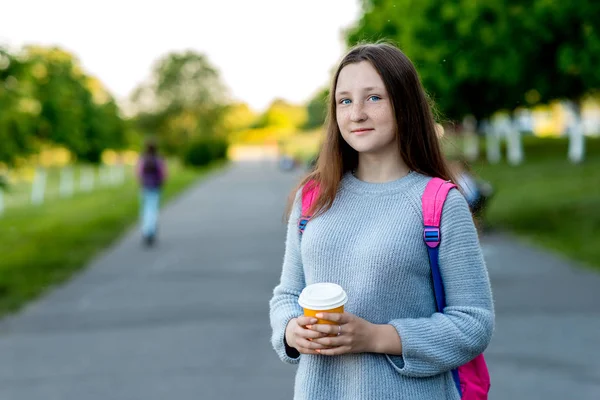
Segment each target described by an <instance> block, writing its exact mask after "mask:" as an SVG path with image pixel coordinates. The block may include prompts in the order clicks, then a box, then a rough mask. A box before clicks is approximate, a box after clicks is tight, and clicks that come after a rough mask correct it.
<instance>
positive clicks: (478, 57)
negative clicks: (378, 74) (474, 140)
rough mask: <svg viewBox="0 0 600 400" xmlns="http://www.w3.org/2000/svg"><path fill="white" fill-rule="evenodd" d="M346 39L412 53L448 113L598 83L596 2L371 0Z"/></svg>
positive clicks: (456, 115) (484, 111)
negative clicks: (384, 42) (385, 44)
mask: <svg viewBox="0 0 600 400" xmlns="http://www.w3.org/2000/svg"><path fill="white" fill-rule="evenodd" d="M363 10H364V12H363V16H362V17H361V19H360V20H359V21H358V23H357V24H356V26H354V27H353V28H351V29H350V30H349V31H348V32H347V42H348V44H349V45H353V44H355V43H359V42H362V41H376V40H379V39H387V40H390V41H392V42H394V43H396V44H397V45H398V46H399V47H400V48H401V49H402V50H403V51H404V52H405V53H406V54H407V55H408V56H409V58H411V60H413V62H414V63H415V65H416V66H417V69H418V71H419V73H420V76H421V79H422V81H423V83H424V86H425V88H426V89H427V91H428V92H430V94H431V96H432V97H433V99H434V100H435V102H436V103H437V104H438V105H439V107H440V108H441V110H442V111H443V113H444V114H445V115H446V116H447V117H448V118H450V119H460V118H461V117H462V116H464V115H466V114H473V115H475V116H476V117H477V118H478V119H479V118H484V117H488V116H490V115H491V114H493V113H494V112H496V111H497V110H499V109H506V110H513V109H515V108H516V107H518V106H521V105H528V104H527V102H526V101H525V100H526V94H527V93H532V92H535V93H537V96H529V97H528V98H534V99H535V101H542V102H547V101H549V100H552V99H557V98H569V99H572V100H578V99H580V98H581V96H582V95H583V94H584V93H586V92H587V91H589V90H591V89H594V88H598V87H600V72H598V68H597V65H598V63H599V62H600V3H598V4H597V2H588V1H585V0H577V1H573V2H556V1H548V0H511V1H510V2H509V3H506V2H504V1H500V0H485V1H469V0H454V1H443V0H376V1H364V2H363Z"/></svg>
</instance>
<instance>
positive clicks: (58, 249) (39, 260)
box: [0, 164, 222, 315]
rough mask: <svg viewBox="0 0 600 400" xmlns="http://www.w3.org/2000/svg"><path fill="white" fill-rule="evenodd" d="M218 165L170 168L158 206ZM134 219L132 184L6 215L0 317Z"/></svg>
mask: <svg viewBox="0 0 600 400" xmlns="http://www.w3.org/2000/svg"><path fill="white" fill-rule="evenodd" d="M219 165H220V164H215V165H213V166H211V167H209V168H204V169H199V170H194V169H188V168H183V167H178V166H177V165H173V166H170V168H169V175H170V179H169V181H168V182H167V184H166V186H165V190H164V196H163V203H162V204H163V205H164V204H165V202H166V201H168V200H169V199H170V198H172V197H173V196H175V195H177V194H179V193H181V192H182V191H183V190H184V189H185V188H187V187H188V186H189V185H190V184H191V183H193V182H195V181H197V180H198V179H199V178H201V177H202V176H203V175H205V174H207V173H208V172H210V171H211V170H212V169H214V168H218V167H219ZM221 165H222V164H221ZM137 217H138V186H137V184H136V182H135V181H134V180H132V179H129V180H127V181H126V182H125V184H124V185H122V186H118V187H105V188H102V189H98V190H96V191H94V192H92V193H78V194H76V195H75V196H74V197H72V198H70V199H55V200H51V201H48V202H47V203H45V204H43V205H42V206H37V207H36V206H23V207H17V208H13V209H7V210H6V213H5V215H3V216H2V217H0V315H2V314H6V313H8V312H13V311H16V310H18V309H19V308H20V307H21V306H22V305H23V304H25V303H26V302H27V301H29V300H31V299H33V298H35V297H37V296H39V295H40V294H41V293H42V292H44V291H45V290H47V289H48V288H50V287H52V286H53V285H56V284H58V283H60V282H63V281H65V280H66V279H67V278H69V277H70V276H71V275H72V274H73V273H74V272H76V271H77V270H79V269H81V268H82V267H84V266H85V265H86V263H87V262H88V261H89V260H90V259H91V258H92V257H93V256H94V255H96V254H97V253H98V252H99V251H100V250H101V249H104V248H106V247H107V246H108V245H110V244H111V243H112V242H113V241H115V239H117V238H118V237H119V236H120V235H121V234H123V233H124V232H125V231H126V229H128V228H129V227H130V226H131V224H132V223H133V222H135V221H136V219H137Z"/></svg>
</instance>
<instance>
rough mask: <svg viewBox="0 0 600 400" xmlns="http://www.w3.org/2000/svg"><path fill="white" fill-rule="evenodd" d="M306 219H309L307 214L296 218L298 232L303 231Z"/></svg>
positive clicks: (306, 222)
mask: <svg viewBox="0 0 600 400" xmlns="http://www.w3.org/2000/svg"><path fill="white" fill-rule="evenodd" d="M308 221H310V217H308V216H302V217H300V218H298V230H299V231H300V234H302V233H304V229H305V228H306V224H308Z"/></svg>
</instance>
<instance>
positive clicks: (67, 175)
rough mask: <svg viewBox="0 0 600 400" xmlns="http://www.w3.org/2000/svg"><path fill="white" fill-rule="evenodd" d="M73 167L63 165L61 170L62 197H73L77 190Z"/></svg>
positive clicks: (60, 189) (60, 186) (60, 188)
mask: <svg viewBox="0 0 600 400" xmlns="http://www.w3.org/2000/svg"><path fill="white" fill-rule="evenodd" d="M73 175H74V172H73V167H70V166H69V167H63V168H62V169H61V170H60V184H59V192H60V197H71V196H73V192H74V191H75V180H74V178H73Z"/></svg>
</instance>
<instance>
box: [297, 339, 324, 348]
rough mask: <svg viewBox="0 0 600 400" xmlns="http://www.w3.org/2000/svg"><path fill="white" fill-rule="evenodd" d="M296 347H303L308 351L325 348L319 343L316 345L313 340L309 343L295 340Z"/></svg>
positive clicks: (303, 340) (304, 340)
mask: <svg viewBox="0 0 600 400" xmlns="http://www.w3.org/2000/svg"><path fill="white" fill-rule="evenodd" d="M296 345H298V347H303V348H305V349H310V350H319V349H326V348H327V346H325V345H322V344H320V343H316V342H315V341H314V340H312V341H309V340H306V339H301V338H298V339H297V340H296Z"/></svg>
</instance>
